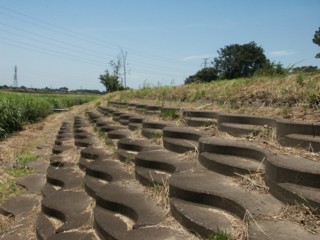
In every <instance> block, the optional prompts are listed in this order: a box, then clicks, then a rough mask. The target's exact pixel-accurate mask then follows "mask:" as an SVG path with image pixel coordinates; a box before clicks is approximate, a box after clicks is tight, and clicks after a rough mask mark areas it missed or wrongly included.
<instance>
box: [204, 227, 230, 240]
mask: <svg viewBox="0 0 320 240" xmlns="http://www.w3.org/2000/svg"><path fill="white" fill-rule="evenodd" d="M229 239H230V234H228V233H227V232H225V231H223V230H221V229H219V228H218V230H217V231H216V232H215V233H211V234H210V235H209V236H208V238H207V240H229Z"/></svg>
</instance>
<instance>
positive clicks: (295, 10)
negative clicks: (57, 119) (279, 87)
mask: <svg viewBox="0 0 320 240" xmlns="http://www.w3.org/2000/svg"><path fill="white" fill-rule="evenodd" d="M319 12H320V1H319V0H290V1H288V0H268V1H254V0H161V1H160V0H112V1H111V0H54V1H49V0H0V85H12V83H13V75H14V66H15V65H17V67H18V82H19V85H20V86H21V85H24V86H26V87H38V88H44V87H52V88H58V87H64V86H65V87H68V88H69V89H79V88H86V89H98V90H104V88H103V86H102V85H101V83H100V82H99V79H98V77H99V75H100V74H102V73H104V71H105V70H106V69H107V68H109V66H108V63H109V61H111V60H115V59H116V58H117V56H118V55H119V53H120V51H121V50H122V51H123V52H127V70H128V73H127V86H129V87H131V88H139V87H142V86H143V85H144V84H149V85H153V86H157V85H162V86H164V85H172V84H174V85H180V84H183V82H184V79H185V78H186V77H188V76H189V75H191V74H194V73H195V72H197V71H198V70H200V69H201V68H202V67H203V63H204V58H208V63H210V62H212V60H213V58H214V57H216V56H217V50H219V49H220V48H222V47H224V46H226V45H229V44H234V43H239V44H244V43H248V42H251V41H255V42H256V43H257V45H259V46H261V47H262V48H263V49H264V50H265V54H266V56H267V57H268V58H269V59H270V60H272V61H276V62H281V63H282V64H283V65H284V66H285V67H287V66H289V65H292V64H296V66H303V65H304V66H305V65H313V66H318V67H319V66H320V59H316V58H315V57H314V56H315V55H316V53H317V52H320V48H319V46H317V45H315V44H313V43H312V38H313V35H314V33H315V31H316V30H317V29H318V28H319V27H320V14H319Z"/></svg>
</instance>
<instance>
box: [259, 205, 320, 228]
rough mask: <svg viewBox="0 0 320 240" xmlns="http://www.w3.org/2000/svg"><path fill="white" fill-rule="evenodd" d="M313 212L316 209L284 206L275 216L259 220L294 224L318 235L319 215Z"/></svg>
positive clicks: (319, 226) (302, 206)
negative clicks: (282, 221)
mask: <svg viewBox="0 0 320 240" xmlns="http://www.w3.org/2000/svg"><path fill="white" fill-rule="evenodd" d="M315 210H316V209H312V208H310V207H308V206H305V205H304V204H297V205H286V206H285V207H282V208H281V210H280V211H279V212H278V213H276V214H275V215H273V216H264V217H261V218H262V219H266V220H286V221H290V222H295V223H298V224H299V225H300V226H301V227H302V228H304V229H305V230H307V231H309V232H311V233H313V234H320V215H317V214H316V213H315Z"/></svg>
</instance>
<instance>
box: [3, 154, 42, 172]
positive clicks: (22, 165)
mask: <svg viewBox="0 0 320 240" xmlns="http://www.w3.org/2000/svg"><path fill="white" fill-rule="evenodd" d="M35 160H37V156H35V155H34V154H32V153H29V152H22V153H21V154H20V155H19V156H18V157H17V159H16V162H15V164H14V166H13V167H11V168H9V169H7V170H6V172H7V173H8V174H9V175H11V176H13V177H15V178H17V177H22V176H26V175H28V174H31V173H33V172H34V170H33V169H30V168H28V167H27V164H28V163H29V162H32V161H35Z"/></svg>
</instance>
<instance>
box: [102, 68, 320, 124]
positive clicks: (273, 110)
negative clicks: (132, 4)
mask: <svg viewBox="0 0 320 240" xmlns="http://www.w3.org/2000/svg"><path fill="white" fill-rule="evenodd" d="M103 98H104V99H105V100H107V101H120V102H121V101H123V102H133V103H141V104H149V105H159V106H170V107H183V108H190V109H193V108H196V109H206V110H220V111H227V112H234V113H248V114H252V113H253V114H259V113H260V112H258V111H262V112H261V114H262V115H266V116H269V115H270V116H277V117H283V118H299V119H304V118H305V116H307V115H309V116H311V117H312V116H315V111H316V112H317V111H319V109H320V74H319V73H315V74H304V73H300V74H299V73H298V74H288V75H285V76H275V77H263V76H261V77H259V76H254V77H251V78H240V79H232V80H217V81H212V82H210V83H194V84H187V85H182V86H173V87H172V86H171V87H170V86H160V87H152V86H149V85H147V84H146V86H145V87H143V88H141V89H138V90H127V91H121V92H115V93H111V94H108V95H106V96H105V97H103Z"/></svg>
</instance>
